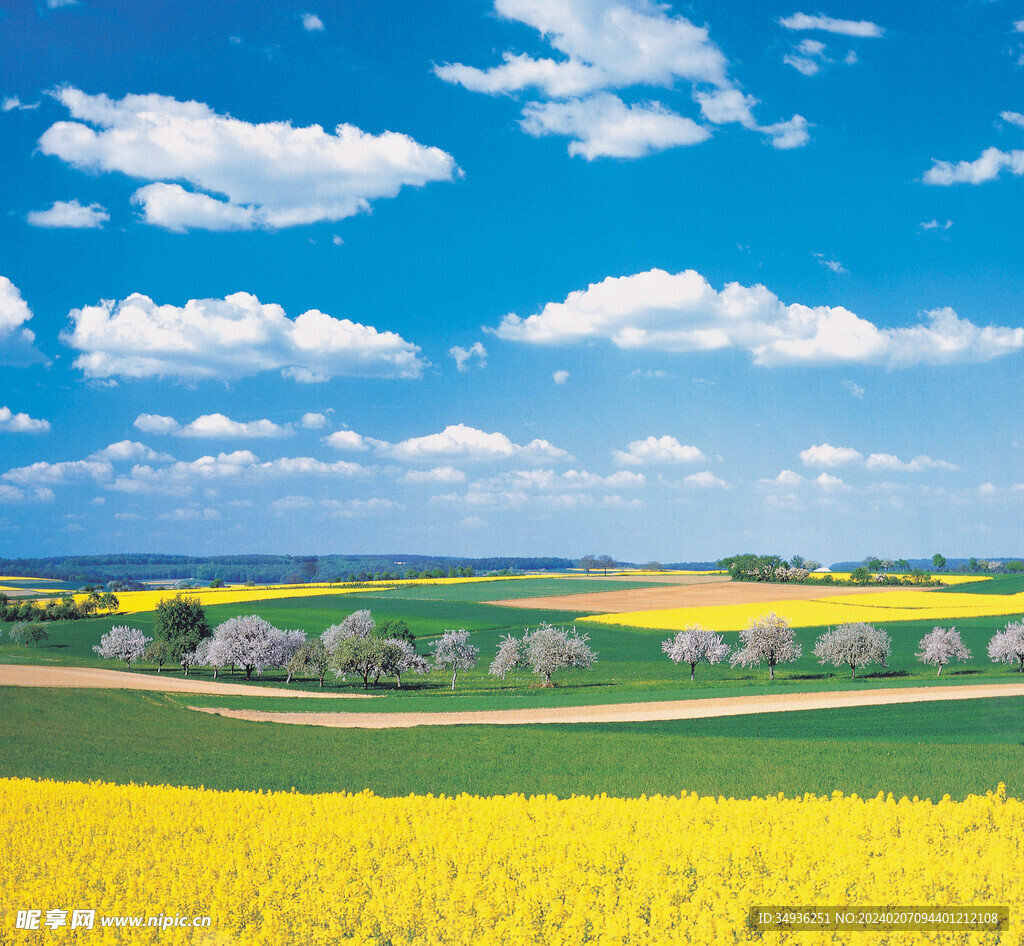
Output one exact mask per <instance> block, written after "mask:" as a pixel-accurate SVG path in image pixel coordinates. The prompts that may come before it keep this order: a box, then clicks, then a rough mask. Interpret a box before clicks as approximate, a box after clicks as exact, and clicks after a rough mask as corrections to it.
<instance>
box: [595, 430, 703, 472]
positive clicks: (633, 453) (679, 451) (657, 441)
mask: <svg viewBox="0 0 1024 946" xmlns="http://www.w3.org/2000/svg"><path fill="white" fill-rule="evenodd" d="M612 457H613V458H614V460H615V462H616V463H618V464H619V465H620V466H639V465H641V464H644V463H693V462H695V461H697V460H706V459H707V457H706V456H705V455H704V452H703V451H702V450H701V449H700V448H698V447H691V446H689V445H686V444H681V443H680V442H679V441H678V440H676V438H675V437H670V436H668V435H667V434H666V435H665V436H663V437H648V438H647V439H646V440H634V441H633V442H632V443H630V445H629V446H628V447H627V448H626V449H625V450H613V451H612Z"/></svg>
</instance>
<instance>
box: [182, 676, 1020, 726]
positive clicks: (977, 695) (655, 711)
mask: <svg viewBox="0 0 1024 946" xmlns="http://www.w3.org/2000/svg"><path fill="white" fill-rule="evenodd" d="M995 696H1024V683H1001V684H999V683H994V684H980V685H973V686H941V687H940V686H932V687H904V688H899V689H892V690H852V691H845V692H838V693H786V694H778V695H776V694H768V695H765V696H737V697H728V698H712V699H703V700H672V701H666V702H660V703H609V704H607V705H604V706H558V707H547V708H543V709H520V710H481V711H477V712H462V713H269V712H263V711H262V710H233V709H224V708H222V707H206V706H190V707H189V709H194V710H198V711H199V712H202V713H213V714H214V715H217V716H229V717H231V718H232V719H247V720H252V721H255V722H270V723H291V724H293V725H297V726H329V727H334V728H340V729H401V728H407V727H410V726H474V725H490V726H522V725H527V724H530V723H635V722H651V721H655V720H669V719H707V718H709V717H713V716H746V715H750V714H753V713H785V712H791V711H793V710H812V709H838V708H841V707H844V706H889V705H891V704H894V703H927V702H933V701H938V700H980V699H986V698H989V697H995Z"/></svg>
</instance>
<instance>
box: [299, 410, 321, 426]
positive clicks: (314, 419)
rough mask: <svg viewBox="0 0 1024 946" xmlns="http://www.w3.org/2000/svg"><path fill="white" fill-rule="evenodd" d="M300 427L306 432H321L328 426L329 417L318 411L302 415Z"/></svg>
mask: <svg viewBox="0 0 1024 946" xmlns="http://www.w3.org/2000/svg"><path fill="white" fill-rule="evenodd" d="M299 426H300V427H304V428H306V430H320V429H321V428H323V427H326V426H327V415H326V414H321V413H318V412H316V411H308V412H307V413H305V414H303V415H302V420H301V421H299Z"/></svg>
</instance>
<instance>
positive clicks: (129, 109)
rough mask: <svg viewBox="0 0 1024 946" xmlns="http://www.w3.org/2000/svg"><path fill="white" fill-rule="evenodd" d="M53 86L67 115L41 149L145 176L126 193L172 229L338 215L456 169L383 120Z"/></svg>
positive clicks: (272, 224) (80, 163)
mask: <svg viewBox="0 0 1024 946" xmlns="http://www.w3.org/2000/svg"><path fill="white" fill-rule="evenodd" d="M53 95H54V97H55V98H56V99H57V100H58V101H59V102H60V103H61V104H62V105H63V106H64V107H65V108H67V110H68V112H69V114H70V117H71V118H72V119H74V120H73V121H61V122H57V123H56V124H54V125H52V126H51V127H50V128H48V129H47V130H46V131H45V132H44V133H43V135H42V137H41V138H40V139H39V149H40V150H41V151H42V152H43V153H44V154H47V155H52V156H55V157H58V158H60V159H61V160H63V161H65V162H67V163H68V164H70V165H72V166H73V167H76V168H79V169H81V170H84V171H90V172H98V171H115V172H120V173H122V174H126V175H128V176H129V177H133V178H137V179H142V180H147V181H150V182H151V183H149V184H145V185H143V186H142V187H140V188H139V189H138V190H136V191H135V194H134V196H133V198H132V199H133V201H134V202H135V203H136V204H138V205H139V206H140V207H141V209H142V217H143V220H145V222H146V223H150V224H153V225H156V226H160V227H164V228H166V229H169V230H177V231H182V230H188V229H206V230H251V229H257V228H266V229H276V228H280V227H290V226H297V225H302V224H309V223H316V222H319V221H335V220H341V219H344V218H345V217H350V216H352V215H353V214H356V213H360V212H364V211H366V210H368V209H369V206H370V202H371V201H373V200H376V199H378V198H384V197H394V196H395V195H396V194H397V193H398V192H399V190H400V189H401V188H402V187H403V186H413V187H422V186H423V185H425V184H427V183H430V182H432V181H449V180H452V179H453V178H454V177H455V176H456V175H457V174H458V173H459V170H458V167H457V166H456V164H455V161H454V159H453V158H452V157H451V155H449V154H446V153H445V152H444V151H442V150H440V149H439V148H430V147H425V146H424V145H421V144H419V143H418V142H416V141H414V140H413V139H412V138H410V137H409V136H408V135H403V134H398V133H396V132H391V131H386V132H384V133H382V134H380V135H372V134H368V133H367V132H364V131H361V130H360V129H359V128H356V127H355V126H354V125H347V124H342V125H338V126H337V128H336V129H335V130H334V132H333V133H331V132H327V131H325V130H324V129H323V128H322V127H321V126H319V125H310V126H308V127H302V128H296V127H294V126H293V125H292V124H291V123H290V122H264V123H260V124H251V123H249V122H245V121H241V120H240V119H237V118H233V117H231V116H230V115H221V114H218V113H216V112H215V111H214V110H213V109H212V108H210V107H209V106H208V105H205V104H204V103H202V102H194V101H191V102H179V101H177V100H176V99H173V98H170V97H168V96H164V95H156V94H151V95H126V96H125V97H124V98H122V99H119V100H117V99H111V98H109V97H108V96H106V95H89V94H87V93H85V92H82V91H80V90H79V89H75V88H72V87H69V86H65V87H63V88H60V89H57V90H56V91H55V92H54V93H53ZM180 182H184V183H186V184H188V185H189V188H192V189H186V187H184V186H182V183H180Z"/></svg>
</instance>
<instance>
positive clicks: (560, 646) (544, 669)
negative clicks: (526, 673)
mask: <svg viewBox="0 0 1024 946" xmlns="http://www.w3.org/2000/svg"><path fill="white" fill-rule="evenodd" d="M588 640H590V638H589V637H588V636H587V635H586V634H584V635H582V636H580V634H579V633H577V631H576V628H573V629H572V633H571V634H570V633H569V632H568V631H566V630H564V629H563V628H558V627H553V626H552V625H550V624H541V626H540V627H538V628H537V630H535V631H532V632H531V631H530V630H529V628H527V629H526V630H525V631H524V632H523V636H522V638H521V639H520V640H516V638H515V637H513V636H512V635H511V634H509V635H508V636H507V637H504V638H502V641H501V644H500V645H499V646H498V653H497V655H496V656H495V658H494V660H493V661H492V662H491V666H490V668H489V671H488V672H489V673H493V674H494V675H495V676H497V677H501V678H502V679H504V677H505V674H507V673H509V672H510V671H512V670H515V669H516V668H517V667H524V666H525V667H529V668H530V669H531V670H532V671H533V672H534V673H535V674H537V676H539V677H540V678H541V679H542V680H543V681H544V686H551V685H552V684H551V674H552V673H554V672H555V671H556V670H572V669H574V668H577V667H578V668H580V669H583V670H588V669H589V668H590V667H591V666H592V665H593V663H594V661H595V660H597V654H595V653H594V651H593V650H591V649H590V646H589V645H588V643H587V641H588Z"/></svg>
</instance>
